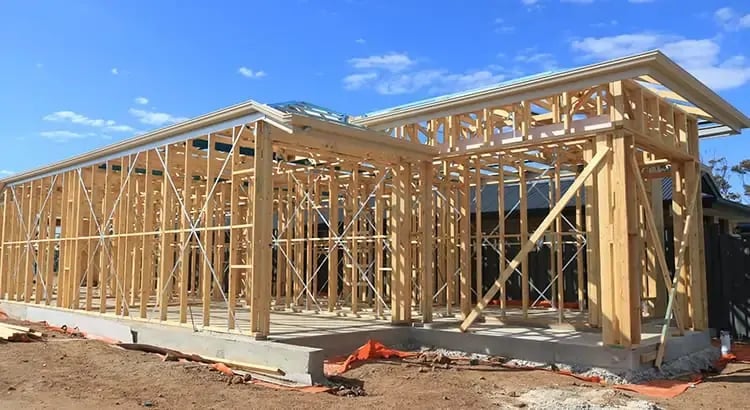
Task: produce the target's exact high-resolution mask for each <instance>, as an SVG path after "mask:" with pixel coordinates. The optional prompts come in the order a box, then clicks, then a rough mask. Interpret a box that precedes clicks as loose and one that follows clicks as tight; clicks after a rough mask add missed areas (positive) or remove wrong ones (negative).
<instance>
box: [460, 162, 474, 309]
mask: <svg viewBox="0 0 750 410" xmlns="http://www.w3.org/2000/svg"><path fill="white" fill-rule="evenodd" d="M469 184H470V172H469V159H468V158H466V159H464V160H463V161H462V162H461V178H460V191H461V192H460V195H461V202H460V203H459V212H460V215H461V219H460V220H459V250H460V254H459V261H460V267H461V276H460V304H461V317H462V318H466V316H468V315H469V312H471V306H472V303H471V219H470V218H471V209H470V204H471V202H470V199H471V198H470V195H471V186H470V185H469Z"/></svg>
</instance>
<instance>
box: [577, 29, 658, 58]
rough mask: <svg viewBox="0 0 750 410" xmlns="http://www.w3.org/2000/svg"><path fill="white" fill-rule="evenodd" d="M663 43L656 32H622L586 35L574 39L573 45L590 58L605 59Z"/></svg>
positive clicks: (644, 49) (637, 51)
mask: <svg viewBox="0 0 750 410" xmlns="http://www.w3.org/2000/svg"><path fill="white" fill-rule="evenodd" d="M660 43H661V37H660V36H659V35H655V34H648V33H639V34H620V35H617V36H611V37H598V38H597V37H586V38H584V39H581V40H573V42H572V43H571V47H572V48H573V50H575V51H579V52H583V53H584V57H586V58H589V59H604V60H609V59H612V58H617V57H622V56H624V55H628V54H635V53H639V52H641V51H646V50H649V49H653V48H656V47H657V46H658V45H659V44H660Z"/></svg>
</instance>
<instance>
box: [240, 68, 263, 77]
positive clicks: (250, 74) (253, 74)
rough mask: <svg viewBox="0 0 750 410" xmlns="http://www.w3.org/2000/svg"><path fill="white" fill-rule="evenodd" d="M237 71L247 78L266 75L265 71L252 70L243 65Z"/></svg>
mask: <svg viewBox="0 0 750 410" xmlns="http://www.w3.org/2000/svg"><path fill="white" fill-rule="evenodd" d="M237 72H238V73H239V74H240V75H241V76H243V77H247V78H261V77H265V76H266V72H265V71H262V70H259V71H254V70H251V69H249V68H247V67H244V66H243V67H240V68H238V69H237Z"/></svg>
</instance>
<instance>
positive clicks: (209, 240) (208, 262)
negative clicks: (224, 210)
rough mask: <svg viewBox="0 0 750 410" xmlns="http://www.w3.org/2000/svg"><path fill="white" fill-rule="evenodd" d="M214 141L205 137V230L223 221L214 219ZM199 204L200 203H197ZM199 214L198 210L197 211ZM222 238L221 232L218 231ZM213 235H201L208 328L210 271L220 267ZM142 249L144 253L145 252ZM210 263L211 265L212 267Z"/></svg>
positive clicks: (209, 321)
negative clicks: (216, 260)
mask: <svg viewBox="0 0 750 410" xmlns="http://www.w3.org/2000/svg"><path fill="white" fill-rule="evenodd" d="M213 145H214V140H213V138H212V136H211V134H208V136H207V144H206V189H205V198H206V199H205V202H204V204H203V207H202V208H203V209H204V212H203V226H204V227H205V228H206V229H211V228H213V227H214V226H216V224H217V223H218V224H221V225H223V221H216V220H215V219H214V208H215V205H214V204H215V201H214V198H215V197H216V195H217V194H216V189H215V188H214V184H215V183H216V179H217V178H218V177H217V176H216V175H215V174H216V172H217V170H216V169H214V168H215V165H214V163H215V160H214V158H213V155H214V147H213ZM212 190H213V192H212ZM199 203H200V202H199ZM199 212H200V210H199ZM218 232H219V233H221V234H222V235H221V236H223V232H222V231H218ZM214 233H215V231H209V230H206V231H203V232H202V233H201V238H200V239H201V240H202V241H203V249H204V252H205V253H206V254H205V255H204V258H203V264H202V268H201V300H202V304H203V314H202V316H203V326H210V325H211V287H212V285H213V282H214V278H213V273H211V270H212V268H213V271H217V270H219V269H220V267H218V266H216V263H215V259H214V258H212V256H213V252H214ZM145 250H146V249H145V247H144V252H145ZM212 261H214V262H213V265H212Z"/></svg>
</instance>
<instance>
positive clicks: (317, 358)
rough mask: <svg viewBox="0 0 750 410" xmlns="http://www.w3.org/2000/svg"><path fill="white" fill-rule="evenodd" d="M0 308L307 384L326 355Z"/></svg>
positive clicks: (187, 331) (48, 311) (217, 335)
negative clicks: (255, 367) (258, 367)
mask: <svg viewBox="0 0 750 410" xmlns="http://www.w3.org/2000/svg"><path fill="white" fill-rule="evenodd" d="M0 310H2V311H4V312H5V313H7V314H8V316H10V317H12V318H15V319H19V320H29V321H34V322H41V321H44V322H47V323H49V324H51V325H54V326H63V325H66V326H68V327H77V328H78V329H80V330H81V331H82V332H85V333H87V334H92V335H97V336H102V337H106V338H109V339H115V340H118V341H121V342H126V343H143V344H150V345H155V346H160V347H166V348H169V349H174V350H179V351H181V352H183V353H194V354H198V355H202V356H210V357H216V358H221V359H227V360H232V361H239V362H245V363H252V364H257V365H261V366H268V367H275V368H279V369H281V370H283V371H284V373H285V375H284V378H285V379H287V380H289V381H292V382H295V383H300V384H305V385H311V384H313V383H316V382H321V381H323V380H324V379H325V376H324V375H323V361H324V359H325V353H324V351H323V350H322V349H319V348H313V347H307V346H301V345H291V344H283V343H277V342H274V341H258V340H255V339H253V338H251V337H249V336H245V335H240V334H232V333H222V332H214V331H209V330H198V331H196V330H194V329H191V328H186V327H182V326H172V325H166V324H163V323H150V322H147V321H138V320H133V319H129V318H122V317H113V316H110V315H100V314H95V313H90V312H85V311H77V310H75V311H74V310H68V309H60V308H56V307H50V306H34V305H26V304H24V303H18V302H7V301H0Z"/></svg>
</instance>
